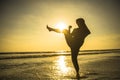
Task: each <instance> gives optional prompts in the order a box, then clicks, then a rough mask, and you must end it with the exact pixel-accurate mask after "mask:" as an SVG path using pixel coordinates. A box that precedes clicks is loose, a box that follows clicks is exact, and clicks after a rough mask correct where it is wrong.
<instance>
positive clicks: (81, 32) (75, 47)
mask: <svg viewBox="0 0 120 80" xmlns="http://www.w3.org/2000/svg"><path fill="white" fill-rule="evenodd" d="M76 24H77V25H78V28H75V29H74V30H73V32H72V33H71V32H70V29H71V28H72V26H69V27H68V29H64V30H63V31H62V33H64V36H65V39H66V42H67V44H68V46H69V47H70V49H71V58H72V63H73V65H74V68H75V71H76V77H79V65H78V61H77V56H78V53H79V49H80V47H81V46H82V45H83V43H84V40H85V38H86V37H87V35H88V34H90V31H89V29H88V28H87V26H86V24H85V21H84V19H83V18H78V19H77V20H76ZM47 29H48V30H49V31H55V32H58V33H61V31H60V30H59V29H54V28H51V27H49V26H48V25H47Z"/></svg>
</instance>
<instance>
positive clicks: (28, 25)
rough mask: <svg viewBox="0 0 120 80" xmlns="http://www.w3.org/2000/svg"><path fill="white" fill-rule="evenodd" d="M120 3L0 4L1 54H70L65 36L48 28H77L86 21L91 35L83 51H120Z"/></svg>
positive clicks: (39, 0) (51, 0)
mask: <svg viewBox="0 0 120 80" xmlns="http://www.w3.org/2000/svg"><path fill="white" fill-rule="evenodd" d="M118 2H119V0H104V2H103V0H36V1H34V0H30V1H24V0H23V1H22V0H20V1H16V0H12V1H9V0H8V1H7V2H5V1H1V2H0V7H1V9H0V10H1V11H0V14H1V15H0V17H1V18H0V52H7V51H10V52H11V51H55V50H57V51H59V50H69V48H68V46H67V44H66V42H65V39H64V36H63V35H62V34H57V33H54V32H51V33H50V32H48V30H47V29H46V25H47V24H48V25H50V26H54V25H55V24H56V23H58V22H60V21H63V22H65V23H66V24H67V25H72V26H73V28H76V27H77V25H76V23H75V20H76V19H77V18H79V17H83V18H84V19H85V21H86V24H87V26H88V28H89V29H90V31H91V35H89V36H88V37H87V38H86V41H85V43H84V45H83V46H82V48H81V49H111V48H120V46H119V45H120V42H119V39H120V32H119V30H120V24H119V21H120V15H119V13H120V11H119V4H118Z"/></svg>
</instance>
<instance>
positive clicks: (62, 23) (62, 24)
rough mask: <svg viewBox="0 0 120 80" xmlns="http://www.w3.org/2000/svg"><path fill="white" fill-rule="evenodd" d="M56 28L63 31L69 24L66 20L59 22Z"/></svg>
mask: <svg viewBox="0 0 120 80" xmlns="http://www.w3.org/2000/svg"><path fill="white" fill-rule="evenodd" d="M55 27H56V28H58V29H59V30H60V31H63V30H64V29H66V28H67V25H66V24H65V23H64V22H58V23H57V24H56V25H55Z"/></svg>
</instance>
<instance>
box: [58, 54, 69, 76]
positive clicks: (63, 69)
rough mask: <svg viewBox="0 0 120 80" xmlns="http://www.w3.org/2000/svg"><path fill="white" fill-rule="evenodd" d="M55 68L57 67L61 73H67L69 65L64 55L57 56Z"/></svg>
mask: <svg viewBox="0 0 120 80" xmlns="http://www.w3.org/2000/svg"><path fill="white" fill-rule="evenodd" d="M57 68H58V71H59V74H61V73H63V74H67V73H68V72H69V67H67V63H66V57H65V56H60V57H59V59H58V60H57Z"/></svg>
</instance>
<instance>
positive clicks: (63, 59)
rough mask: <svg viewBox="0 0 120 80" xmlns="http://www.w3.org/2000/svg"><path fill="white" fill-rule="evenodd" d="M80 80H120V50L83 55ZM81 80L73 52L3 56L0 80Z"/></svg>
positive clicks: (0, 60)
mask: <svg viewBox="0 0 120 80" xmlns="http://www.w3.org/2000/svg"><path fill="white" fill-rule="evenodd" d="M78 62H79V66H80V76H81V77H80V80H120V49H108V50H84V51H81V52H79V56H78ZM74 79H75V80H78V79H77V78H76V77H75V70H74V67H73V65H72V62H71V55H70V52H69V51H67V52H65V51H61V52H14V53H12V52H9V53H0V80H74Z"/></svg>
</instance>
